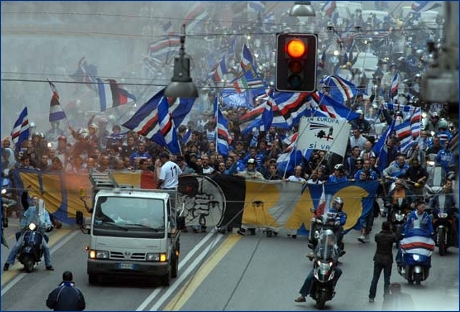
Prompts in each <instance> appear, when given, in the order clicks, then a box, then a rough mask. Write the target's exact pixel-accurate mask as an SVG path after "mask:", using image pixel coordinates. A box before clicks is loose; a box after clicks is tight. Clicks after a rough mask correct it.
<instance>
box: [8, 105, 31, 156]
mask: <svg viewBox="0 0 460 312" xmlns="http://www.w3.org/2000/svg"><path fill="white" fill-rule="evenodd" d="M29 132H30V130H29V118H28V115H27V106H26V107H24V109H23V110H22V112H21V113H20V114H19V117H18V119H17V120H16V122H15V123H14V126H13V131H11V140H12V141H13V144H14V145H15V146H16V149H17V150H19V149H20V148H21V145H22V142H24V141H26V140H27V139H29Z"/></svg>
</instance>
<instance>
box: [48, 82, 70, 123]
mask: <svg viewBox="0 0 460 312" xmlns="http://www.w3.org/2000/svg"><path fill="white" fill-rule="evenodd" d="M48 83H49V85H50V88H51V91H52V92H53V95H52V96H51V101H50V116H49V122H55V121H59V120H62V119H65V118H66V115H65V113H64V111H63V110H62V107H61V104H60V103H59V95H58V92H57V89H56V86H55V85H54V84H53V83H52V82H51V81H49V80H48Z"/></svg>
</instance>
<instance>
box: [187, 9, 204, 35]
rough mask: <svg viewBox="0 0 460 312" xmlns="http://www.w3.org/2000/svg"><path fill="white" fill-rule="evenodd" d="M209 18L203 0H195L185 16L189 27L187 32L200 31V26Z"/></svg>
mask: <svg viewBox="0 0 460 312" xmlns="http://www.w3.org/2000/svg"><path fill="white" fill-rule="evenodd" d="M207 18H208V13H207V12H206V10H205V8H204V7H203V4H202V3H201V1H197V2H195V3H194V4H193V5H192V7H191V8H190V10H189V11H188V13H187V15H186V16H185V20H184V23H185V25H186V27H187V32H190V33H192V32H195V31H199V30H200V27H201V26H202V25H203V24H204V22H205V20H206V19H207Z"/></svg>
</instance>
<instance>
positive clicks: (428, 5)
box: [412, 1, 441, 13]
mask: <svg viewBox="0 0 460 312" xmlns="http://www.w3.org/2000/svg"><path fill="white" fill-rule="evenodd" d="M440 6H441V1H414V2H413V3H412V10H413V11H414V12H417V13H421V12H426V11H429V10H432V9H435V8H438V7H440Z"/></svg>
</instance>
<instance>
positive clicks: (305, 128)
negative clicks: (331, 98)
mask: <svg viewBox="0 0 460 312" xmlns="http://www.w3.org/2000/svg"><path fill="white" fill-rule="evenodd" d="M350 127H351V125H350V124H349V123H348V121H347V120H346V119H337V118H329V117H302V119H301V120H300V124H299V137H298V138H297V149H298V150H308V149H319V150H323V151H328V152H332V153H336V154H338V155H345V151H346V149H347V144H348V140H349V137H350Z"/></svg>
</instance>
